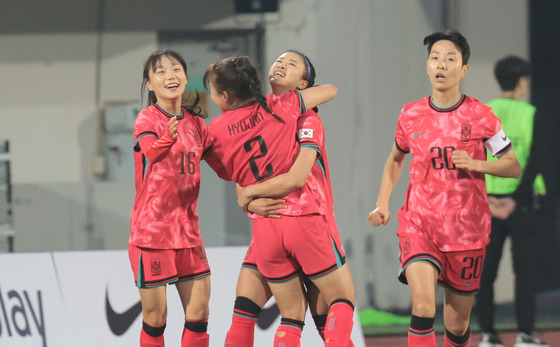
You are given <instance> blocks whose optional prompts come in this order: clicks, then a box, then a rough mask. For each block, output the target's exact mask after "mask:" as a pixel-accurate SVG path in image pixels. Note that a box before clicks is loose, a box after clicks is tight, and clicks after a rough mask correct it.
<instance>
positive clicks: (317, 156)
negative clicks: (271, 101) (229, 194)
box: [226, 51, 353, 347]
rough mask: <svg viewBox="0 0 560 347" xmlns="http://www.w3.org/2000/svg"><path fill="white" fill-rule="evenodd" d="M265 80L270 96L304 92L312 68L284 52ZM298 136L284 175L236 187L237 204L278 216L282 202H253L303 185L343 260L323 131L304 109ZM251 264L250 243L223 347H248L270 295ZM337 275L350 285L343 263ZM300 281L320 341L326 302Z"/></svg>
mask: <svg viewBox="0 0 560 347" xmlns="http://www.w3.org/2000/svg"><path fill="white" fill-rule="evenodd" d="M269 78H270V83H271V87H272V92H273V94H274V95H282V94H283V93H285V92H288V91H290V90H294V89H295V90H303V89H306V88H309V87H312V86H313V85H314V84H315V68H314V67H313V64H311V62H310V60H309V59H308V58H307V57H306V56H305V55H304V54H302V53H300V52H296V51H288V52H286V53H283V54H281V55H280V56H279V57H278V59H276V61H275V62H274V64H273V65H272V66H271V67H270V69H269ZM297 134H298V138H299V145H300V151H299V154H298V156H297V158H296V160H295V162H294V164H293V165H292V167H291V168H290V170H289V172H288V173H285V174H282V175H279V176H276V177H274V178H271V179H269V180H267V181H265V182H264V183H259V184H257V185H252V186H248V187H247V188H246V189H241V190H240V193H239V200H238V201H239V203H240V205H241V206H242V207H244V208H247V205H248V206H249V207H248V210H249V211H251V212H255V213H257V214H261V215H263V216H268V217H271V218H279V217H280V212H281V211H280V212H279V211H278V209H282V208H285V205H284V203H285V200H283V199H274V198H269V199H268V198H261V199H256V200H253V198H257V197H261V196H262V197H266V196H270V197H275V196H285V195H287V194H289V193H291V192H293V191H295V190H296V189H300V188H302V187H303V186H304V184H306V185H310V188H311V192H312V193H313V196H312V198H313V199H314V200H315V201H318V202H319V203H321V204H326V206H327V209H326V210H325V213H326V217H327V219H328V221H329V226H330V227H332V230H331V236H332V238H333V240H334V241H335V243H336V244H337V247H339V250H340V251H341V260H342V262H344V259H345V258H344V254H343V253H342V248H341V241H340V237H339V235H338V229H337V228H336V224H335V222H334V211H333V200H332V188H331V185H330V172H329V167H328V161H327V155H326V149H325V136H324V128H323V123H322V121H321V119H320V118H319V116H318V115H317V113H316V112H315V111H314V110H310V111H308V112H307V113H306V114H305V115H304V116H303V117H301V118H300V119H299V121H298V132H297ZM310 174H311V175H310ZM308 176H309V177H308ZM305 191H306V192H307V191H308V190H305ZM256 263H257V260H256V250H254V243H253V242H252V243H251V246H250V247H249V251H248V252H247V255H246V257H245V259H244V261H243V267H242V269H241V271H240V273H239V278H238V281H237V290H236V294H237V298H236V301H235V307H234V314H233V319H232V325H231V328H230V330H229V331H228V335H227V337H226V345H228V346H229V345H231V346H238V347H252V346H253V335H254V326H255V323H256V320H257V317H258V315H259V313H260V311H261V309H262V307H263V306H264V304H265V303H266V302H267V301H268V299H270V297H271V296H272V293H271V292H270V288H269V286H268V284H267V283H266V280H265V279H264V278H263V276H262V274H261V273H260V272H259V271H258V267H257V264H256ZM337 271H340V272H343V273H344V274H345V276H346V282H348V283H349V284H350V285H351V284H352V277H351V275H350V271H349V269H348V265H346V264H344V265H343V266H342V267H341V268H340V269H339V270H337ZM304 281H305V286H306V296H307V300H308V302H309V306H310V309H311V314H312V316H313V320H314V322H315V325H316V327H317V330H318V331H319V334H320V335H321V338H323V339H324V329H325V323H326V320H327V313H328V310H329V304H328V303H327V302H326V301H325V300H324V298H323V297H322V295H321V296H319V291H318V289H317V287H316V286H315V285H314V284H313V283H312V281H310V280H309V279H307V278H304ZM352 293H353V288H352ZM352 297H353V294H352ZM348 346H353V343H352V341H351V340H349V342H348Z"/></svg>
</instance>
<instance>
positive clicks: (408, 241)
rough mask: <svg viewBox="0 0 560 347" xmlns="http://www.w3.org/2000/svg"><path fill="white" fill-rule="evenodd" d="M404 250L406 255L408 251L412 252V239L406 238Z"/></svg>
mask: <svg viewBox="0 0 560 347" xmlns="http://www.w3.org/2000/svg"><path fill="white" fill-rule="evenodd" d="M402 252H403V256H406V255H407V254H408V253H410V239H406V240H404V245H403V250H402Z"/></svg>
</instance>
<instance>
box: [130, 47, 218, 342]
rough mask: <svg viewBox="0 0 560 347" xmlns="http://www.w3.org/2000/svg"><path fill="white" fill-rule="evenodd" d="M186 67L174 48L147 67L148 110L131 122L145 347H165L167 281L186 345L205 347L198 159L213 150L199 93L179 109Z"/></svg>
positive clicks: (134, 249)
mask: <svg viewBox="0 0 560 347" xmlns="http://www.w3.org/2000/svg"><path fill="white" fill-rule="evenodd" d="M186 85H187V65H186V63H185V61H184V59H183V58H182V57H181V56H180V55H179V54H177V53H176V52H173V51H168V50H167V51H158V52H155V53H153V54H152V55H151V56H150V57H149V58H148V59H147V61H146V63H145V64H144V73H143V81H142V86H143V88H144V87H145V88H147V89H148V91H149V92H148V105H149V106H148V107H147V108H145V109H143V110H142V111H140V113H139V114H138V117H137V118H136V122H135V125H134V150H135V153H134V166H135V179H136V198H135V201H134V206H133V209H132V217H131V234H130V240H129V257H130V262H131V265H132V270H133V272H134V278H135V281H136V285H137V287H138V288H139V291H140V298H141V302H142V313H143V323H142V324H143V326H142V331H141V335H140V346H141V347H159V346H164V338H163V332H164V330H165V326H166V321H167V299H166V284H172V283H174V284H175V286H176V288H177V291H178V292H179V296H180V298H181V302H182V304H183V309H184V312H185V328H184V331H183V336H182V344H181V345H182V346H183V347H186V346H191V347H192V346H201V347H207V346H208V344H209V336H208V334H207V332H206V331H207V325H208V313H209V309H208V301H209V299H210V277H209V276H210V267H209V265H208V260H207V259H206V255H205V252H204V245H203V243H202V239H201V236H200V230H199V226H198V215H197V214H196V204H197V199H198V192H199V188H200V159H201V158H202V157H203V154H204V152H205V150H207V149H208V148H210V141H209V137H208V129H207V127H206V125H205V124H204V121H203V120H202V117H205V115H202V114H201V112H200V108H198V106H197V104H198V97H197V98H196V99H195V101H194V102H193V104H192V105H190V106H187V107H182V106H181V103H182V95H183V92H184V91H185V87H186Z"/></svg>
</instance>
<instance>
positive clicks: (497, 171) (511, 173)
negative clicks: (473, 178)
mask: <svg viewBox="0 0 560 347" xmlns="http://www.w3.org/2000/svg"><path fill="white" fill-rule="evenodd" d="M451 160H452V161H453V164H455V166H456V167H457V168H458V169H463V170H467V171H473V172H480V173H484V174H488V175H492V176H498V177H512V178H519V177H520V176H521V166H519V162H518V161H517V157H516V156H515V153H514V152H513V150H511V151H509V152H507V153H506V154H504V155H503V156H501V157H499V158H498V160H497V161H486V160H476V159H472V158H471V157H470V156H469V154H468V153H467V152H466V151H462V150H456V151H453V156H452V158H451Z"/></svg>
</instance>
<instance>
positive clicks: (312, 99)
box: [300, 84, 338, 110]
mask: <svg viewBox="0 0 560 347" xmlns="http://www.w3.org/2000/svg"><path fill="white" fill-rule="evenodd" d="M300 93H301V97H302V99H303V102H304V103H305V107H306V108H307V109H308V110H310V109H312V108H313V107H316V106H319V105H321V104H324V103H326V102H328V101H331V100H332V99H334V97H335V96H336V94H338V88H336V87H335V86H333V85H332V84H325V85H320V86H315V87H311V88H307V89H304V90H301V91H300Z"/></svg>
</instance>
